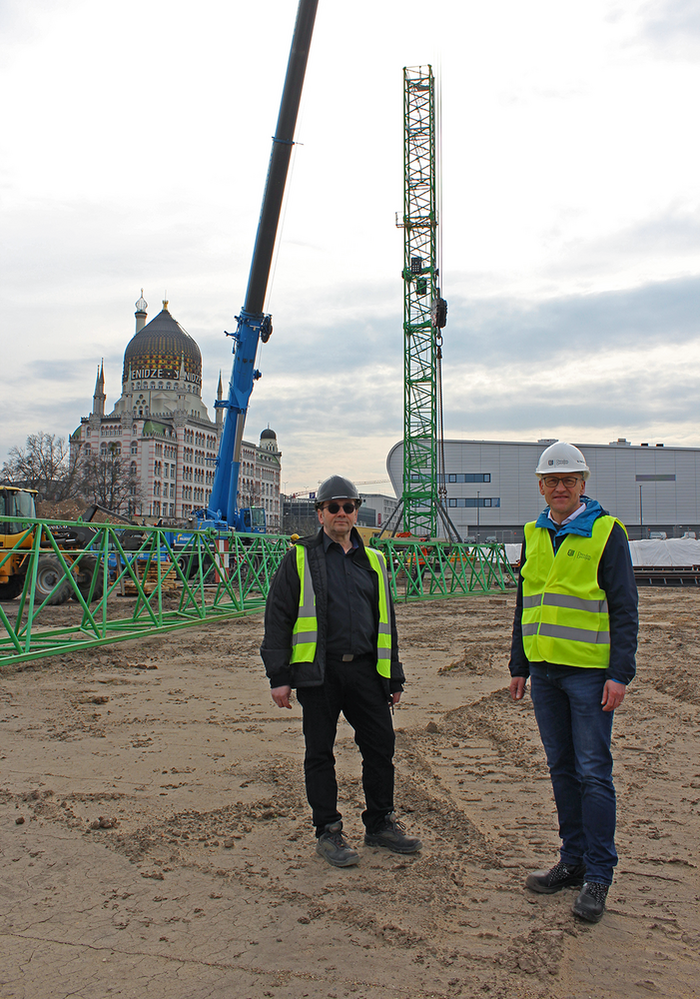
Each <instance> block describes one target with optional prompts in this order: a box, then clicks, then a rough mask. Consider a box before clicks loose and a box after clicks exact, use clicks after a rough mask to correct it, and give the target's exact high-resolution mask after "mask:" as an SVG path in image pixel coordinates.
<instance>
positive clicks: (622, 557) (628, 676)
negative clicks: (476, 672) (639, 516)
mask: <svg viewBox="0 0 700 999" xmlns="http://www.w3.org/2000/svg"><path fill="white" fill-rule="evenodd" d="M581 500H582V501H583V502H584V503H585V504H586V509H585V510H584V511H583V513H580V514H579V515H578V517H576V518H575V519H574V520H572V521H571V522H570V523H569V524H565V525H564V526H563V527H558V526H557V525H556V524H555V523H554V522H553V521H552V520H551V519H550V517H549V508H548V507H547V508H545V509H544V510H543V511H542V513H541V514H540V515H539V517H538V518H537V520H536V522H535V526H536V527H542V528H544V529H545V530H546V531H549V534H550V537H551V540H552V547H553V548H554V551H555V553H556V552H557V551H559V546H560V545H561V543H562V541H563V540H564V538H565V537H566V535H567V534H578V535H580V536H582V537H586V538H590V536H591V534H592V530H593V523H594V521H595V520H597V519H598V517H603V516H605V515H606V513H607V511H605V510H604V509H603V508H602V506H601V505H600V503H599V502H598V501H597V500H593V499H590V498H589V497H588V496H586V495H585V494H584V495H583V496H582V497H581ZM526 558H527V551H526V546H525V542H524V541H523V547H522V551H521V553H520V565H521V566H523V565H524V564H525V560H526ZM598 585H599V586H600V588H601V590H605V593H606V596H607V600H608V613H609V615H610V665H609V666H608V667H607V669H606V671H605V675H606V678H607V679H609V680H617V681H618V683H629V682H630V680H632V679H633V677H634V674H635V672H636V666H635V653H636V651H637V630H638V623H639V622H638V615H637V584H636V582H635V579H634V570H633V569H632V559H631V558H630V550H629V544H628V541H627V535H626V534H625V532H624V531H623V529H622V528H621V527H620V525H619V524H615V526H614V527H613V529H612V531H611V533H610V537H609V538H608V541H607V544H606V545H605V548H604V549H603V556H602V558H601V560H600V565H599V567H598ZM522 614H523V581H522V576H521V577H519V579H518V595H517V599H516V604H515V620H514V621H513V637H512V641H511V650H510V662H509V664H508V668H509V669H510V673H511V676H524V677H528V676H529V675H530V664H529V662H528V660H527V658H526V656H525V652H524V650H523V636H522ZM553 665H556V664H553ZM571 669H576V667H575V666H573V667H571Z"/></svg>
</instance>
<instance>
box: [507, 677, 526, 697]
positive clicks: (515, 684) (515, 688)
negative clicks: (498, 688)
mask: <svg viewBox="0 0 700 999" xmlns="http://www.w3.org/2000/svg"><path fill="white" fill-rule="evenodd" d="M526 683H527V677H524V676H514V677H513V679H512V680H511V681H510V687H509V690H510V696H511V697H512V698H513V700H514V701H522V699H523V694H524V693H525V685H526Z"/></svg>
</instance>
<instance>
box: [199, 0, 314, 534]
mask: <svg viewBox="0 0 700 999" xmlns="http://www.w3.org/2000/svg"><path fill="white" fill-rule="evenodd" d="M317 7H318V0H299V6H298V9H297V18H296V24H295V26H294V35H293V38H292V46H291V51H290V54H289V62H288V64H287V74H286V77H285V82H284V89H283V91H282V101H281V103H280V110H279V116H278V119H277V127H276V129H275V134H274V136H273V139H272V152H271V154H270V164H269V167H268V173H267V181H266V184H265V193H264V195H263V201H262V208H261V210H260V221H259V223H258V230H257V235H256V238H255V248H254V250H253V259H252V262H251V265H250V274H249V277H248V288H247V291H246V297H245V303H244V305H243V308H242V309H241V312H240V315H239V316H237V322H238V326H237V328H236V332H235V333H227V334H226V335H227V336H231V337H232V339H233V355H234V356H233V370H232V373H231V381H230V382H229V391H228V397H227V398H226V399H221V400H217V401H216V403H215V406H216V407H217V408H224V409H225V410H226V414H225V420H224V429H223V432H222V435H221V440H220V442H219V451H218V455H217V458H216V467H215V472H214V482H213V485H212V491H211V496H210V497H209V504H208V506H207V509H206V511H202V512H201V517H200V522H201V526H203V527H213V528H215V529H216V530H219V531H227V530H231V529H233V530H236V531H251V530H254V529H256V528H257V529H258V530H263V531H264V529H265V526H264V524H262V525H260V524H254V523H253V520H254V517H253V514H254V511H253V510H240V509H239V507H238V477H239V471H240V462H241V442H242V440H243V430H244V427H245V420H246V414H247V412H248V405H249V402H250V396H251V393H252V391H253V385H254V384H255V381H256V380H257V379H258V378H260V372H259V371H258V370H257V369H256V367H255V357H256V354H257V350H258V343H259V342H260V341H262V342H263V343H267V341H268V340H269V338H270V334H271V333H272V317H271V316H269V315H265V314H264V312H263V308H264V304H265V294H266V291H267V282H268V278H269V275H270V266H271V264H272V255H273V252H274V248H275V238H276V236H277V227H278V224H279V218H280V212H281V209H282V201H283V198H284V188H285V184H286V180H287V173H288V171H289V162H290V159H291V154H292V147H293V145H294V129H295V126H296V120H297V114H298V111H299V104H300V101H301V92H302V88H303V85H304V75H305V73H306V66H307V62H308V56H309V48H310V45H311V36H312V34H313V28H314V21H315V18H316V9H317Z"/></svg>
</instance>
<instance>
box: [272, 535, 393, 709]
mask: <svg viewBox="0 0 700 999" xmlns="http://www.w3.org/2000/svg"><path fill="white" fill-rule="evenodd" d="M353 540H354V541H356V542H357V544H358V545H359V547H360V551H359V552H358V553H357V554H356V556H355V559H356V561H357V562H358V563H359V564H361V565H364V566H365V567H366V568H367V570H368V571H369V572H371V574H372V577H373V578H374V579H375V580H376V579H377V577H376V574H375V573H374V571H373V570H372V568H371V566H370V563H369V559H368V558H367V554H366V552H365V546H364V545H363V543H362V538H361V537H360V535H359V534H358V533H357V531H355V530H354V529H353ZM297 544H299V545H303V546H304V548H306V551H307V558H308V560H309V569H310V571H311V578H312V580H313V584H314V593H315V594H316V616H317V618H318V642H317V645H316V656H315V657H314V661H313V663H295V664H294V665H290V662H289V660H290V658H291V655H292V633H293V630H294V625H295V623H296V619H297V613H298V610H299V574H298V572H297V567H296V553H295V552H294V549H292V550H291V551H288V552H287V554H286V555H285V556H284V558H283V559H282V563H281V565H280V567H279V569H278V570H277V572H276V573H275V575H274V577H273V580H272V583H271V584H270V592H269V594H268V597H267V604H266V607H265V637H264V638H263V643H262V646H261V648H260V654H261V656H262V658H263V662H264V663H265V672H266V673H267V676H268V678H269V680H270V686H271V687H284V686H290V687H317V686H320V685H321V684H322V683H323V678H324V675H325V670H326V619H327V604H328V601H327V593H328V583H327V578H326V555H325V552H324V549H323V529H321V530H320V531H319V532H318V534H315V535H311V536H310V537H307V538H300V539H299V541H298V542H297ZM389 604H390V606H389V614H390V620H391V680H390V681H389V683H388V691H389V692H391V693H394V692H395V691H398V690H403V684H404V681H405V677H404V673H403V666H402V665H401V663H400V662H399V645H398V636H397V633H396V618H395V616H394V605H393V603H392V602H391V596H389ZM375 620H376V627H377V630H378V629H379V589H378V580H377V600H376V614H375Z"/></svg>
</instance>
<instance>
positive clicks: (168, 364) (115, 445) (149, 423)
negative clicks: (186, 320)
mask: <svg viewBox="0 0 700 999" xmlns="http://www.w3.org/2000/svg"><path fill="white" fill-rule="evenodd" d="M147 308H148V303H147V302H146V301H145V300H144V298H143V293H142V295H141V298H140V299H139V300H138V302H137V303H136V332H135V334H134V336H133V337H132V339H131V340H130V341H129V343H128V344H127V347H126V350H125V352H124V365H123V369H122V386H121V395H120V397H119V399H118V400H117V402H116V403H115V406H114V409H113V410H112V412H111V413H109V414H107V413H106V412H105V404H106V399H107V397H106V392H105V380H104V366H103V365H100V367H99V368H98V373H97V380H96V383H95V392H94V395H93V403H92V412H91V413H90V415H89V416H84V417H83V418H82V419H81V421H80V426H79V427H78V429H77V430H76V431H75V433H74V434H72V435H71V438H70V447H71V456H72V457H75V456H76V454H77V457H78V460H79V461H80V460H84V459H85V458H87V457H88V456H91V455H97V454H101V455H108V454H112V455H115V456H119V457H120V458H121V460H122V467H123V468H124V469H126V470H128V473H129V479H130V482H131V492H130V495H129V498H128V500H127V501H126V502H125V503H124V504H122V510H121V512H123V513H129V514H130V515H131V516H133V517H135V518H138V519H139V520H145V521H146V522H151V523H157V522H158V521H159V520H163V521H169V522H181V521H185V520H187V518H188V517H190V516H191V515H192V513H193V511H195V510H199V509H203V508H205V507H206V506H207V503H208V501H209V497H210V495H211V487H212V483H213V481H214V469H215V463H216V456H217V453H218V447H219V439H220V437H221V432H222V430H223V413H224V410H223V409H221V408H219V409H217V410H216V419H215V420H213V421H212V420H211V419H210V418H209V413H208V410H207V407H206V405H205V404H204V402H203V401H202V355H201V352H200V349H199V347H198V345H197V343H196V342H195V341H194V339H193V338H192V337H191V336H190V335H189V333H187V331H186V330H185V329H183V327H182V326H180V324H179V323H178V322H177V321H176V320H175V319H174V318H173V317H172V315H171V314H170V312H169V311H168V302H167V301H164V302H163V309H162V311H161V312H159V313H158V315H157V316H156V317H155V318H154V319H152V320H151V322H150V323H148V322H147V321H146V320H147V318H148V316H147V312H146V309H147ZM217 396H218V399H222V398H223V390H222V382H221V376H219V386H218V392H217ZM281 457H282V455H281V452H280V451H279V449H278V447H277V437H276V434H275V432H274V431H273V430H270V429H269V428H268V429H266V430H263V432H262V434H261V436H260V443H259V444H258V445H255V444H251V443H250V442H248V441H243V444H242V450H241V467H240V473H239V500H238V502H239V506H242V507H244V506H264V507H265V511H266V514H267V527H268V530H269V531H271V532H274V531H279V530H280V528H281V514H280V479H281Z"/></svg>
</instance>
